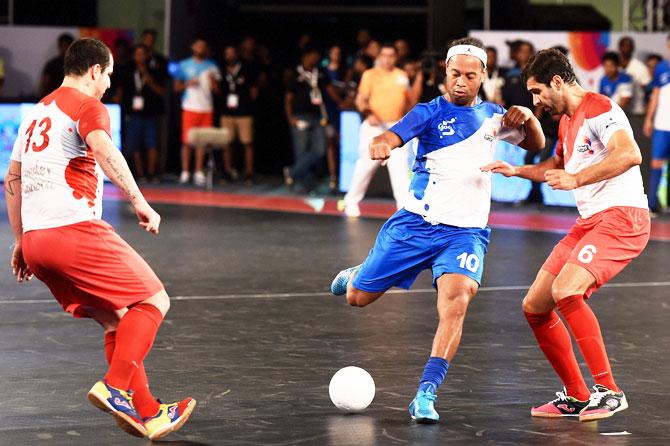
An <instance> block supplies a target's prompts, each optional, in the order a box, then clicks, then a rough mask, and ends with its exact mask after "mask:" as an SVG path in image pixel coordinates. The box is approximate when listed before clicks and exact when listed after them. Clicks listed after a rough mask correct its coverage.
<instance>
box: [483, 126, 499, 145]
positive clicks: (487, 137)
mask: <svg viewBox="0 0 670 446" xmlns="http://www.w3.org/2000/svg"><path fill="white" fill-rule="evenodd" d="M497 134H498V129H497V128H496V127H493V128H492V129H491V131H490V132H488V133H487V134H485V135H484V139H485V140H487V141H489V142H493V140H494V139H495V137H496V135H497Z"/></svg>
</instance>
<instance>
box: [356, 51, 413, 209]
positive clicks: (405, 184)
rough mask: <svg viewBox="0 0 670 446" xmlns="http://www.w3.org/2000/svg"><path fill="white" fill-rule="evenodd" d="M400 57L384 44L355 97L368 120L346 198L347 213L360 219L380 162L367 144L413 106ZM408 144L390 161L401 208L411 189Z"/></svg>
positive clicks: (396, 198)
mask: <svg viewBox="0 0 670 446" xmlns="http://www.w3.org/2000/svg"><path fill="white" fill-rule="evenodd" d="M397 59H398V54H397V52H396V49H395V47H394V46H393V44H392V43H388V44H387V43H385V44H383V45H382V49H381V52H380V54H379V57H378V58H377V64H376V66H375V67H374V68H371V69H369V70H367V71H365V72H364V73H363V76H362V78H361V83H360V85H359V87H358V95H357V96H356V108H358V111H360V112H361V113H362V114H363V116H365V120H364V121H363V123H362V124H361V128H360V133H359V139H358V140H359V142H358V147H359V158H358V160H357V161H356V167H355V168H354V174H353V177H352V179H351V185H350V186H349V192H347V194H346V195H345V196H344V212H345V213H346V214H347V215H348V216H350V217H358V216H359V215H360V210H359V208H358V203H360V201H361V200H362V199H363V197H364V196H365V192H366V191H367V189H368V185H369V184H370V180H372V177H373V176H374V174H375V172H376V170H377V168H378V167H379V166H380V165H381V161H379V160H372V159H370V157H369V156H368V145H369V144H370V141H372V138H374V137H375V136H378V135H381V134H382V133H384V131H386V130H387V129H388V128H389V127H391V126H392V125H393V124H395V123H396V122H397V121H399V120H400V118H402V117H403V115H404V114H405V112H406V111H407V110H408V109H409V107H410V106H411V105H412V104H411V103H410V89H409V79H408V78H407V74H406V73H405V72H404V71H403V70H401V69H399V68H396V67H395V64H396V61H397ZM407 150H408V149H407V145H405V146H403V147H401V148H398V149H396V150H394V151H393V155H392V156H391V157H390V158H389V160H388V169H389V177H390V178H391V187H392V188H393V197H394V198H395V201H396V206H397V207H398V209H400V208H402V205H403V201H404V197H405V194H406V193H407V191H408V190H409V165H408V159H407V157H408V153H407Z"/></svg>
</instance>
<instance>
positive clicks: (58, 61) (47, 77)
mask: <svg viewBox="0 0 670 446" xmlns="http://www.w3.org/2000/svg"><path fill="white" fill-rule="evenodd" d="M72 42H74V37H72V34H69V33H63V34H61V35H60V36H58V56H56V57H54V58H53V59H50V60H49V61H48V62H47V63H46V65H44V68H43V69H42V77H41V79H40V86H39V96H40V98H43V97H45V96H46V95H48V94H49V93H51V92H52V91H54V90H55V89H56V88H58V87H60V84H62V83H63V78H64V77H65V75H64V74H63V65H64V64H65V52H66V51H67V49H68V48H69V47H70V45H71V44H72ZM114 62H115V63H116V61H114Z"/></svg>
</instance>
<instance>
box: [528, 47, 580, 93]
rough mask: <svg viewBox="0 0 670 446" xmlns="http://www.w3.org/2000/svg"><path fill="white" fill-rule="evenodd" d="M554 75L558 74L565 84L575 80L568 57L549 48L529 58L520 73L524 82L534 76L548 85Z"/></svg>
mask: <svg viewBox="0 0 670 446" xmlns="http://www.w3.org/2000/svg"><path fill="white" fill-rule="evenodd" d="M554 76H559V77H560V78H561V79H563V82H565V83H566V84H572V83H574V82H577V76H575V72H574V70H573V69H572V65H570V61H569V60H568V58H567V57H565V55H564V54H563V53H561V52H560V51H558V50H555V49H553V48H549V49H546V50H541V51H539V52H538V53H537V54H535V55H534V56H533V57H531V58H530V60H529V61H528V65H526V68H524V69H523V72H522V73H521V80H522V81H523V83H524V84H525V83H526V82H528V79H529V78H531V77H534V78H535V80H536V81H538V82H539V83H541V84H544V85H546V86H549V85H550V84H551V79H552V78H553V77H554Z"/></svg>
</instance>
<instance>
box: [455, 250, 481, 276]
mask: <svg viewBox="0 0 670 446" xmlns="http://www.w3.org/2000/svg"><path fill="white" fill-rule="evenodd" d="M456 260H460V262H461V263H460V264H459V266H460V267H461V268H466V269H467V270H469V271H472V272H473V273H476V272H477V270H478V269H479V257H477V256H476V255H475V254H468V253H467V252H464V253H463V254H461V255H460V256H458V257H456Z"/></svg>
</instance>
